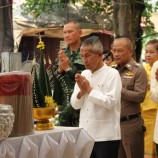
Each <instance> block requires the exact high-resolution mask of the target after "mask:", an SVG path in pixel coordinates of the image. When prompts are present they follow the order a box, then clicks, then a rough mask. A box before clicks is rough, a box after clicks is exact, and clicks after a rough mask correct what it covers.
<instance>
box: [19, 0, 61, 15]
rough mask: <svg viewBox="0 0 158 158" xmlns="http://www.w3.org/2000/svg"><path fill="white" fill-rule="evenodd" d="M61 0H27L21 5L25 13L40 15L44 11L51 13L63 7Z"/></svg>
mask: <svg viewBox="0 0 158 158" xmlns="http://www.w3.org/2000/svg"><path fill="white" fill-rule="evenodd" d="M62 4H63V3H61V0H27V1H26V2H24V3H23V4H22V5H21V7H22V9H23V10H24V13H25V14H31V15H33V16H34V17H39V16H40V15H41V13H42V12H44V13H51V12H52V11H53V10H54V9H55V8H58V9H60V8H62V7H63V5H62Z"/></svg>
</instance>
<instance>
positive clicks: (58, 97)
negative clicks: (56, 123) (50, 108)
mask: <svg viewBox="0 0 158 158" xmlns="http://www.w3.org/2000/svg"><path fill="white" fill-rule="evenodd" d="M53 85H54V87H53V90H54V92H55V93H53V98H54V101H55V102H56V103H57V104H58V105H59V106H60V105H63V101H64V100H65V99H64V92H63V89H62V87H61V84H60V81H59V80H58V79H57V77H56V75H54V74H53Z"/></svg>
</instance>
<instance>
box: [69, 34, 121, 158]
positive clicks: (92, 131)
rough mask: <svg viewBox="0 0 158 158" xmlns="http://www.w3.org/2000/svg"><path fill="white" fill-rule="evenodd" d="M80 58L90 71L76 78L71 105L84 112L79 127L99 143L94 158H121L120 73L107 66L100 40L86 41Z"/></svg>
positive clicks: (82, 46)
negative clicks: (119, 152)
mask: <svg viewBox="0 0 158 158" xmlns="http://www.w3.org/2000/svg"><path fill="white" fill-rule="evenodd" d="M80 54H81V57H82V60H83V62H84V64H85V67H86V69H87V70H84V71H83V72H82V73H81V74H76V75H75V80H76V84H75V88H74V92H73V94H72V96H71V105H72V107H73V108H75V109H81V111H80V121H79V127H81V128H84V129H85V130H86V131H87V132H88V134H89V135H90V136H91V137H92V138H93V139H94V141H95V144H94V147H93V151H92V154H91V157H90V158H106V157H107V158H117V156H118V148H119V143H120V138H121V136H120V108H121V107H120V98H121V88H122V84H121V79H120V76H119V73H118V72H117V71H116V70H115V69H113V68H111V67H108V66H107V65H106V64H104V62H103V60H102V56H103V46H102V44H101V42H100V40H99V39H98V38H97V37H96V36H93V37H90V38H87V39H85V40H84V41H83V43H82V45H81V51H80ZM103 74H104V75H103Z"/></svg>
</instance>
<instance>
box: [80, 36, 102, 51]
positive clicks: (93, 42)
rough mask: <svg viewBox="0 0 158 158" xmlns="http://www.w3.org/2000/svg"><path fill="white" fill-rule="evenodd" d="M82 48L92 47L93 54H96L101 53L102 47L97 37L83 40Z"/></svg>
mask: <svg viewBox="0 0 158 158" xmlns="http://www.w3.org/2000/svg"><path fill="white" fill-rule="evenodd" d="M82 46H92V52H93V53H98V52H101V53H103V45H102V43H101V41H100V40H99V38H98V37H97V36H91V37H89V38H87V39H85V40H84V41H83V42H82V45H81V47H82Z"/></svg>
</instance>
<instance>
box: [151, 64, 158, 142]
mask: <svg viewBox="0 0 158 158" xmlns="http://www.w3.org/2000/svg"><path fill="white" fill-rule="evenodd" d="M156 69H158V61H156V62H155V63H154V64H153V66H152V69H151V83H150V97H151V99H152V100H153V101H154V102H155V103H158V81H157V80H156V78H155V72H156ZM154 142H155V143H156V144H158V111H157V115H156V123H155V129H154Z"/></svg>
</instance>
